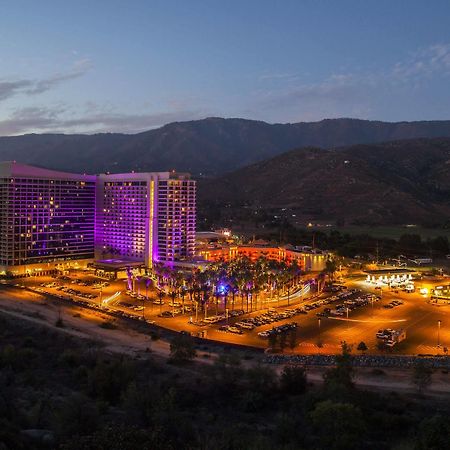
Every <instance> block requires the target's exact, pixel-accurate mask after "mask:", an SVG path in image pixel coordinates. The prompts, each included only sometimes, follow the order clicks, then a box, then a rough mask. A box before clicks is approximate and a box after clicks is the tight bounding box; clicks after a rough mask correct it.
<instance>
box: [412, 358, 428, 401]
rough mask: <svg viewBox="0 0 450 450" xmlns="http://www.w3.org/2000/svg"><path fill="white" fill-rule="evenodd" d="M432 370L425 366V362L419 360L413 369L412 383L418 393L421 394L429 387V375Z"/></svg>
mask: <svg viewBox="0 0 450 450" xmlns="http://www.w3.org/2000/svg"><path fill="white" fill-rule="evenodd" d="M432 374H433V370H432V369H431V368H430V367H427V366H426V365H425V362H424V361H423V360H421V359H419V360H418V361H417V362H416V364H415V365H414V367H413V373H412V379H411V381H412V383H413V384H414V385H415V386H416V388H417V390H418V391H419V393H422V392H423V391H424V390H425V389H426V388H428V387H429V386H430V385H431V382H432V379H431V375H432Z"/></svg>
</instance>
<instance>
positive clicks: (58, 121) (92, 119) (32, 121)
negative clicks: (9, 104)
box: [0, 106, 205, 136]
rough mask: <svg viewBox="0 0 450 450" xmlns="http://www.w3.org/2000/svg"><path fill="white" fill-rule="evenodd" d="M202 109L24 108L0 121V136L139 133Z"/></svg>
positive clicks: (196, 114)
mask: <svg viewBox="0 0 450 450" xmlns="http://www.w3.org/2000/svg"><path fill="white" fill-rule="evenodd" d="M204 116H205V114H204V113H201V112H200V111H187V110H186V111H169V112H159V113H151V114H150V113H147V114H120V113H112V112H98V113H88V114H79V115H75V116H74V115H73V113H72V112H71V111H69V110H68V108H66V107H64V106H57V107H53V108H38V107H30V108H22V109H19V110H16V111H15V112H14V113H13V114H12V115H11V116H10V117H9V118H8V119H5V120H3V121H0V135H2V136H10V135H17V134H24V133H30V132H40V133H48V132H52V133H62V132H77V133H79V132H86V133H100V132H111V131H114V132H123V133H136V132H140V131H145V130H148V129H151V128H156V127H159V126H162V125H164V124H166V123H169V122H176V121H183V120H192V119H195V118H201V117H204Z"/></svg>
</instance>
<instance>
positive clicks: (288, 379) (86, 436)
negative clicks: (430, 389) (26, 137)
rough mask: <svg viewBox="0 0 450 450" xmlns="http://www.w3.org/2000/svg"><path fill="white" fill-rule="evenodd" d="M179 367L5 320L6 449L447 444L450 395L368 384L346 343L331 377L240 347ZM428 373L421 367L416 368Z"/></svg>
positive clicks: (0, 411) (182, 349)
mask: <svg viewBox="0 0 450 450" xmlns="http://www.w3.org/2000/svg"><path fill="white" fill-rule="evenodd" d="M194 352H195V351H194V350H193V348H192V346H191V343H190V342H189V339H188V337H187V336H183V337H182V338H180V339H177V340H174V342H172V356H173V358H172V360H171V364H166V363H163V362H159V361H157V360H155V359H153V358H152V357H151V355H150V358H148V359H145V360H144V359H132V358H129V357H125V356H119V355H110V354H106V353H105V352H104V351H102V349H101V346H99V345H98V344H96V343H93V342H86V341H82V340H78V339H74V338H72V337H70V336H67V335H65V334H64V333H62V332H61V331H60V330H59V329H57V328H56V327H55V328H54V329H51V328H45V327H39V326H37V325H34V324H30V323H26V322H22V321H17V320H16V319H14V320H13V319H10V318H8V317H4V316H0V449H2V450H3V449H27V450H28V449H50V448H51V449H54V448H59V449H64V450H73V449H77V450H80V449H81V450H83V449H92V450H94V449H95V450H102V449H113V450H114V449H120V450H127V449H130V450H131V449H133V450H135V449H153V448H155V449H156V448H157V449H210V448H214V449H246V450H247V449H256V448H258V449H273V448H277V449H294V448H296V449H298V448H303V449H322V448H329V449H359V448H364V449H366V450H367V449H377V450H382V449H391V448H397V449H405V448H408V449H409V448H416V449H437V448H445V447H446V443H448V441H447V439H448V436H449V435H450V420H449V407H448V403H446V402H445V403H444V402H442V403H441V402H440V401H437V400H436V401H431V400H425V399H424V398H423V397H420V398H419V400H417V399H414V398H411V397H406V396H401V395H398V394H396V393H390V394H386V395H381V394H375V393H370V392H361V391H359V390H357V389H356V388H355V386H354V384H353V375H354V373H353V368H352V367H351V363H350V361H351V359H350V358H349V357H348V354H347V353H346V352H345V351H344V353H343V355H342V357H341V358H339V363H338V365H337V367H336V368H334V369H330V370H329V371H328V372H327V373H326V375H325V377H324V385H323V386H322V387H320V388H318V387H312V386H310V385H308V384H307V382H306V377H305V375H306V371H305V369H304V368H303V367H294V366H293V367H288V368H286V369H285V370H284V371H283V372H282V373H281V374H280V375H277V374H275V372H274V371H273V370H272V369H271V368H268V367H265V366H258V365H255V366H253V367H251V366H247V367H246V368H244V367H243V366H242V364H241V363H240V361H239V360H238V359H237V358H236V356H234V355H233V354H224V355H222V356H221V357H220V358H218V359H217V360H216V361H215V362H214V363H213V364H210V365H209V364H208V365H206V364H205V365H195V364H194V363H192V362H190V360H191V359H192V357H193V355H194ZM416 375H417V374H416Z"/></svg>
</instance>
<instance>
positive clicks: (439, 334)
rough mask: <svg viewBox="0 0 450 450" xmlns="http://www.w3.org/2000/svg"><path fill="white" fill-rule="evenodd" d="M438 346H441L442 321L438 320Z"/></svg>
mask: <svg viewBox="0 0 450 450" xmlns="http://www.w3.org/2000/svg"><path fill="white" fill-rule="evenodd" d="M437 338H438V339H437V346H438V348H439V347H440V346H441V342H440V341H441V339H440V338H441V321H440V320H438V335H437Z"/></svg>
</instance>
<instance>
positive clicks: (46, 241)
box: [0, 162, 96, 274]
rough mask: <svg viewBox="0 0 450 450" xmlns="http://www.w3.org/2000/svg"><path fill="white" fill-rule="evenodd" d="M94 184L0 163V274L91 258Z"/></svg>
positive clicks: (88, 178) (74, 176)
mask: <svg viewBox="0 0 450 450" xmlns="http://www.w3.org/2000/svg"><path fill="white" fill-rule="evenodd" d="M95 181H96V177H95V176H91V175H77V174H71V173H65V172H59V171H54V170H48V169H43V168H39V167H33V166H28V165H25V164H19V163H16V162H1V163H0V270H1V271H3V272H7V271H11V272H13V273H16V274H21V273H25V272H28V273H29V274H38V273H42V271H46V270H52V269H54V268H55V267H57V266H59V267H61V268H64V267H67V266H68V265H69V263H68V262H69V261H79V263H80V264H83V262H82V260H84V261H88V260H92V258H93V256H94V255H93V254H94V221H95Z"/></svg>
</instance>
